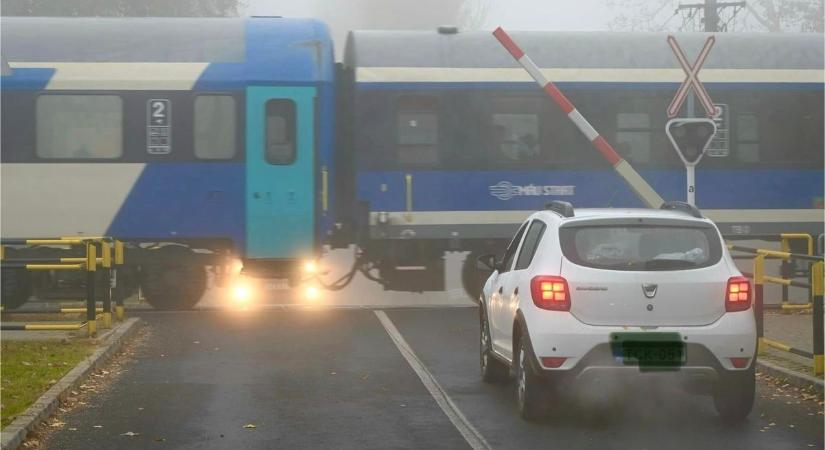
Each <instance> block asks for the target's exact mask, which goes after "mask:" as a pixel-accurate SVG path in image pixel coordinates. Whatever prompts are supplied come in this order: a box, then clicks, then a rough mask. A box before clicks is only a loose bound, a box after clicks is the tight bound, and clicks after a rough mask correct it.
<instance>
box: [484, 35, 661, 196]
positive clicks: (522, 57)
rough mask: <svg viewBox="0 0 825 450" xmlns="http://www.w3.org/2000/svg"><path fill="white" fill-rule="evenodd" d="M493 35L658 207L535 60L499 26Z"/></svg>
mask: <svg viewBox="0 0 825 450" xmlns="http://www.w3.org/2000/svg"><path fill="white" fill-rule="evenodd" d="M493 36H495V37H496V39H498V41H499V42H500V43H501V45H503V46H504V48H506V49H507V51H508V52H510V54H511V55H513V58H515V59H516V61H518V63H519V64H521V66H522V67H524V69H525V70H526V71H527V73H529V74H530V76H531V77H533V79H534V80H535V81H536V83H538V85H539V86H541V87H542V89H544V92H546V93H547V95H549V96H550V98H552V99H553V101H555V102H556V104H557V105H558V106H559V108H561V110H562V111H564V113H565V114H567V117H569V118H570V120H572V121H573V123H574V124H575V125H576V126H577V127H578V128H579V131H581V132H582V134H584V136H585V137H586V138H587V140H589V141H590V142H591V143H592V144H593V146H594V147H596V150H598V151H599V152H600V153H601V154H602V156H604V158H605V159H606V160H607V162H609V163H610V164H611V165H612V166H613V169H615V170H616V172H617V173H618V174H619V176H620V177H622V179H624V180H625V182H627V184H628V186H630V188H631V189H632V190H633V192H635V193H636V195H637V196H638V197H639V199H640V200H641V201H642V202H643V203H644V204H645V205H647V206H648V207H649V208H658V207H659V206H661V205H662V203H664V200H663V199H662V197H660V196H659V194H657V193H656V191H655V190H653V188H652V187H650V185H649V184H647V181H645V179H644V178H642V176H641V175H639V173H638V172H636V170H635V169H633V167H632V166H631V165H630V163H628V162H627V161H625V160H624V159H623V158H622V157H621V156H619V154H618V153H616V150H614V149H613V147H612V146H611V145H610V144H609V143H608V142H607V141H606V140H605V139H604V138H603V137H602V136H601V135H599V133H598V132H597V131H596V129H595V128H593V126H592V125H590V122H588V121H587V119H585V118H584V116H582V115H581V113H580V112H579V111H578V110H577V109H576V107H575V106H573V103H571V102H570V100H568V99H567V97H565V96H564V94H562V93H561V91H560V90H559V89H558V88H557V87H556V85H555V84H553V82H552V81H550V80H548V79H547V78H545V77H544V74H542V73H541V69H539V68H538V66H536V63H534V62H533V60H531V59H530V57H529V56H527V55H526V54H525V53H524V51H522V50H521V48H519V46H518V45H516V43H515V42H513V39H511V38H510V36H509V35H508V34H507V32H505V31H504V30H503V29H501V27H498V28H496V30H495V31H493Z"/></svg>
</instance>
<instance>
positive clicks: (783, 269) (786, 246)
mask: <svg viewBox="0 0 825 450" xmlns="http://www.w3.org/2000/svg"><path fill="white" fill-rule="evenodd" d="M780 239H781V241H780V245H781V248H782V251H783V252H787V253H790V252H791V243H790V242H788V238H787V237H786V236H785V235H780ZM791 275H792V274H791V261H790V260H789V259H783V260H782V262H781V263H779V276H780V277H782V278H786V279H790V278H791ZM789 290H790V289H789V286H788V285H787V284H783V285H782V304H781V305H779V306H780V311H781V312H783V313H785V312H788V309H787V307H788V304H789V300H788V294H789V292H788V291H789Z"/></svg>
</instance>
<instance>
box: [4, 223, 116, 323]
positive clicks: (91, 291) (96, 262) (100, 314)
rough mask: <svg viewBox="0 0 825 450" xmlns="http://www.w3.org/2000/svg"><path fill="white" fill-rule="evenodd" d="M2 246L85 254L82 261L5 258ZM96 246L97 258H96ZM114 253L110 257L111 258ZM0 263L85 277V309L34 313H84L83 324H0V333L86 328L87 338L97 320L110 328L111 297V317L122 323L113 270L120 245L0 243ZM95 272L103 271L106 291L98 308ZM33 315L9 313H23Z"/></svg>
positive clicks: (101, 241)
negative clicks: (81, 250) (76, 249)
mask: <svg viewBox="0 0 825 450" xmlns="http://www.w3.org/2000/svg"><path fill="white" fill-rule="evenodd" d="M6 246H59V247H66V246H69V247H72V246H81V247H83V248H84V250H85V255H84V256H83V257H68V258H64V257H47V258H6V257H5V253H6V252H5V250H6ZM98 246H99V247H100V256H98ZM113 253H114V255H113ZM0 262H1V263H2V267H3V268H22V269H25V270H30V271H38V270H48V271H52V270H72V271H84V272H85V274H86V282H85V288H86V298H85V302H86V306H85V308H60V309H56V310H45V311H44V310H38V311H36V312H38V313H58V314H70V313H84V312H85V313H86V317H85V321H83V322H72V323H54V324H2V325H0V329H2V330H79V329H81V328H84V327H85V328H86V330H87V334H88V336H94V335H95V334H96V333H97V326H98V319H100V325H101V327H106V328H111V326H112V297H113V292H114V297H115V304H116V306H115V317H116V319H117V320H119V321H122V320H123V318H124V308H123V295H122V292H123V291H122V289H118V283H117V267H118V266H120V265H122V264H123V262H124V248H123V242H121V241H119V240H116V239H113V238H110V237H60V238H48V239H2V240H0ZM98 268H100V269H102V270H105V271H106V274H107V275H108V277H107V288H106V289H105V291H104V293H103V294H104V295H103V302H102V307H100V308H98V307H97V302H96V292H95V290H96V274H97V272H98ZM26 312H35V311H13V312H8V313H11V314H14V313H26Z"/></svg>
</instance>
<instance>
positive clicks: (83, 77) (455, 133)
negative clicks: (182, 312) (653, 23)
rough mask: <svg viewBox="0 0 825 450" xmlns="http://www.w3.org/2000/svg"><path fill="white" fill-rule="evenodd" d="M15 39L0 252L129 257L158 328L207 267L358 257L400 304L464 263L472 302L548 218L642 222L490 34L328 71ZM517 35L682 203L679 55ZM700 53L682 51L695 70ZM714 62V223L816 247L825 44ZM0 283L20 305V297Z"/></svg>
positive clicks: (259, 43) (181, 27)
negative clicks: (70, 246) (586, 215)
mask: <svg viewBox="0 0 825 450" xmlns="http://www.w3.org/2000/svg"><path fill="white" fill-rule="evenodd" d="M1 25H2V69H3V73H2V85H1V86H0V92H2V99H0V100H2V166H1V168H0V169H1V170H2V172H0V175H2V176H1V177H0V184H2V186H0V187H1V188H2V222H1V223H0V226H1V227H2V236H3V237H4V238H23V237H26V238H31V237H51V236H63V235H78V234H85V235H100V234H105V235H112V236H116V237H118V238H121V239H124V240H126V241H128V242H129V244H130V246H129V253H128V254H127V259H128V261H129V262H130V263H131V264H133V265H134V266H135V269H136V270H135V272H136V273H137V274H138V275H139V278H138V281H139V283H140V285H141V286H142V287H143V293H144V295H145V296H146V297H147V298H148V299H149V301H150V302H151V303H152V304H153V305H155V306H157V307H161V308H182V307H190V306H192V305H194V304H195V303H196V302H197V300H198V298H199V297H200V296H201V294H202V292H203V290H204V288H205V283H206V275H205V271H204V266H205V265H218V266H223V265H226V263H227V261H229V259H230V258H240V259H242V261H243V265H244V272H245V273H247V274H250V275H257V276H265V277H275V278H282V277H292V278H294V277H295V273H296V268H297V267H298V264H297V262H299V261H303V260H306V259H315V258H318V257H320V256H321V248H322V245H324V244H329V245H330V246H332V247H333V248H336V247H344V246H348V245H350V244H356V245H357V246H358V247H359V248H360V251H359V253H358V257H357V258H356V262H355V264H356V266H358V268H360V269H361V270H362V272H365V273H367V274H368V276H369V277H370V278H373V279H375V280H377V281H379V282H381V283H382V284H383V286H384V287H385V288H386V289H391V290H407V291H424V290H441V289H444V285H445V279H444V278H445V270H444V254H445V252H448V251H470V252H471V254H470V256H469V257H468V258H467V261H469V264H468V263H465V270H464V276H465V280H464V281H465V286H466V287H467V290H468V292H470V293H471V294H473V293H474V292H475V291H476V290H477V289H478V286H479V284H478V281H477V280H476V279H474V274H475V272H474V267H475V264H474V259H475V258H474V256H473V255H475V254H478V253H482V252H483V253H487V252H490V251H496V250H498V249H500V248H502V247H503V246H504V244H505V243H506V242H505V240H506V239H508V238H509V236H511V235H512V233H513V231H514V229H515V227H516V226H517V224H519V223H521V222H522V221H523V219H524V218H525V217H527V216H528V215H529V214H530V213H531V212H532V211H534V210H536V209H539V208H541V207H542V206H543V205H544V204H545V203H546V202H548V201H550V200H568V201H572V202H573V203H575V204H576V205H577V206H582V207H594V206H600V207H634V206H641V204H640V203H639V201H638V200H637V199H636V197H635V196H634V195H633V193H632V191H631V190H630V189H629V188H628V187H627V186H626V185H625V184H624V182H623V181H622V180H621V179H620V178H618V176H617V174H616V173H615V172H614V171H613V170H612V168H611V166H610V165H609V164H607V163H606V162H605V161H603V160H602V159H601V158H600V157H599V155H598V153H597V152H596V151H595V150H594V149H593V148H591V147H590V143H589V142H588V141H587V140H586V139H585V138H584V137H582V136H580V135H579V132H578V130H577V129H576V128H575V126H574V125H572V124H571V123H569V121H568V119H567V118H566V117H565V116H564V115H563V114H562V113H561V112H560V111H559V110H557V109H556V107H555V105H554V104H553V103H552V102H550V101H549V100H548V99H546V98H545V97H544V93H543V92H542V91H541V90H540V89H538V88H537V87H536V85H535V84H534V83H533V82H532V80H530V78H529V76H528V75H527V73H526V72H524V70H523V69H521V68H520V67H518V66H517V65H516V63H515V62H514V61H513V60H512V58H511V57H510V55H509V54H508V53H507V51H506V50H504V49H503V48H502V47H501V46H500V44H499V43H498V42H497V41H496V40H495V38H494V37H493V36H492V35H491V34H490V33H488V32H462V31H458V30H456V29H453V28H448V27H447V28H441V29H439V30H437V31H436V30H433V31H410V32H403V31H355V32H352V33H351V34H350V36H349V38H348V41H347V42H346V48H345V50H344V61H343V63H341V64H338V65H336V64H335V60H334V54H333V51H332V42H331V39H330V37H329V33H328V31H327V28H326V27H325V25H324V24H323V23H321V22H318V21H315V20H309V19H285V18H275V17H256V18H245V19H172V18H167V19H157V18H146V19H87V18H66V19H56V18H7V17H4V18H2V24H1ZM512 35H513V37H514V39H515V40H516V41H517V42H518V43H519V44H520V45H521V46H522V47H523V48H524V50H525V51H526V52H527V53H528V54H529V55H530V56H531V57H532V58H533V60H534V61H535V62H536V63H537V64H538V65H539V66H540V67H542V68H543V69H542V70H543V71H544V72H545V74H546V75H547V76H548V78H549V79H551V80H553V81H556V82H557V84H558V85H559V87H560V88H561V89H562V90H563V91H564V92H565V94H566V95H567V96H568V97H570V99H571V100H572V101H573V103H575V104H576V106H577V107H578V109H579V110H580V111H581V112H582V113H583V114H584V115H585V116H586V117H587V118H588V119H589V120H590V121H591V122H592V123H593V124H594V126H595V127H596V128H597V129H598V130H599V131H600V132H601V134H602V135H603V136H605V138H606V139H607V140H608V141H610V142H611V143H613V144H614V147H616V149H617V150H618V151H619V153H621V155H622V156H623V157H624V158H625V159H626V160H627V161H628V162H630V163H631V164H632V165H633V166H634V167H635V168H636V169H637V170H638V171H639V172H640V173H641V174H642V176H644V178H645V179H646V180H647V181H648V182H649V183H650V184H651V186H652V187H653V188H654V189H656V191H657V192H658V193H659V194H660V195H661V196H662V197H663V198H664V199H665V200H683V199H684V198H685V192H684V186H685V172H684V168H683V167H682V165H681V162H680V160H679V159H678V157H677V156H676V154H675V152H674V150H673V149H672V148H671V147H670V144H669V143H668V142H667V138H666V137H665V133H664V125H665V122H666V121H667V117H666V114H665V111H666V108H667V105H668V103H669V102H670V99H671V98H672V96H673V95H674V94H675V92H676V90H677V88H678V86H679V84H680V83H681V82H682V80H683V79H684V77H685V74H684V72H683V71H682V69H681V68H680V67H679V65H678V63H677V60H676V58H675V56H674V55H673V54H672V52H671V50H670V48H669V47H668V45H667V43H666V40H665V39H666V36H665V35H664V34H649V33H648V34H639V33H559V32H522V33H518V32H514V33H512ZM706 37H707V35H706V34H679V35H677V39H678V41H679V42H680V43H681V45H682V47H683V48H684V49H685V50H686V52H687V53H688V56H689V57H690V56H691V55H695V54H696V53H698V51H699V48H701V45H702V43H703V42H704V40H705V38H706ZM716 39H717V42H716V45H715V47H714V48H713V50H712V51H711V53H710V56H709V58H708V60H707V62H706V64H705V65H704V67H703V68H702V70H701V71H700V72H699V78H700V79H701V80H702V81H703V82H704V84H705V86H706V88H707V90H708V91H709V93H710V95H711V97H712V98H713V100H714V102H715V103H716V104H717V106H718V109H719V112H720V114H719V115H718V117H716V121H717V126H718V129H719V132H718V134H717V137H716V139H715V140H714V141H713V142H712V143H711V147H710V148H709V150H708V156H707V157H706V158H705V159H704V160H703V161H702V162H701V164H700V165H699V167H698V169H697V189H698V192H697V195H696V198H697V203H698V206H699V207H700V208H702V209H703V211H705V213H706V214H707V215H708V216H709V217H710V218H712V219H714V220H715V221H716V222H717V223H718V224H719V226H720V229H721V230H722V232H723V233H725V234H726V235H728V236H730V237H748V238H752V237H756V236H761V235H767V234H771V233H776V232H780V231H783V232H809V233H813V234H819V233H822V226H823V217H822V214H823V210H822V206H823V205H822V203H823V199H822V196H823V190H822V186H823V170H822V166H823V127H822V123H823V112H822V106H823V48H822V43H821V40H820V39H819V36H818V35H795V34H771V35H768V34H717V37H716ZM697 106H698V105H697ZM696 112H697V114H698V112H699V109H698V108H697V109H696ZM689 113H690V111H688V109H687V107H686V108H685V109H684V110H683V114H682V115H688V114H689ZM373 269H376V270H377V272H376V271H375V270H373ZM3 278H4V295H3V297H4V302H7V301H8V299H10V298H12V297H15V296H14V295H10V294H9V295H7V294H8V292H7V288H8V290H9V292H12V293H16V294H21V293H22V294H21V296H22V295H23V294H25V295H27V293H26V292H27V291H26V289H27V287H26V280H27V278H26V277H25V276H23V275H22V274H19V273H11V272H6V271H5V270H4V277H3ZM9 280H11V281H13V282H14V283H12V284H9V283H11V281H9Z"/></svg>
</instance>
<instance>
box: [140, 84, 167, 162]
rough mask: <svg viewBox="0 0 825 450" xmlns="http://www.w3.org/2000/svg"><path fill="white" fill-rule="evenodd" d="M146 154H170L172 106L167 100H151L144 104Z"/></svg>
mask: <svg viewBox="0 0 825 450" xmlns="http://www.w3.org/2000/svg"><path fill="white" fill-rule="evenodd" d="M146 152H147V153H149V154H150V155H168V154H169V153H172V106H171V105H170V104H169V100H168V99H165V98H163V99H154V98H153V99H150V100H149V101H148V102H147V103H146Z"/></svg>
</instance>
